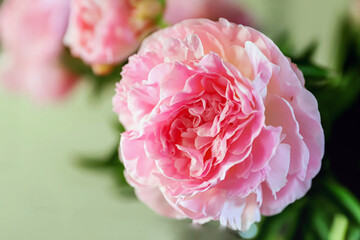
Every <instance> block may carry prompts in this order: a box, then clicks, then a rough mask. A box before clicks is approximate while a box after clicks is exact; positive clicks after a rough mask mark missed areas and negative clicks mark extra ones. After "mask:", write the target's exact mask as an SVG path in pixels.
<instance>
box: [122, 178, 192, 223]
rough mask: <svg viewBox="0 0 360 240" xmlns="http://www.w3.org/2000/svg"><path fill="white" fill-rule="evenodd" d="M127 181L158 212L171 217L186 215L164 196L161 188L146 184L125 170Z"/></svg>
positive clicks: (141, 198) (138, 195)
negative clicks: (136, 179)
mask: <svg viewBox="0 0 360 240" xmlns="http://www.w3.org/2000/svg"><path fill="white" fill-rule="evenodd" d="M125 177H126V181H127V182H128V183H129V184H130V185H131V186H133V187H134V188H135V194H136V196H137V197H138V198H139V200H141V201H142V202H144V203H145V204H146V205H148V206H149V207H150V208H151V209H152V210H154V211H155V212H157V213H158V214H160V215H162V216H165V217H170V218H178V219H179V218H184V217H185V216H184V215H183V214H182V213H181V212H178V211H176V210H175V209H174V208H173V207H172V206H171V205H170V204H169V203H168V201H167V200H166V199H165V198H164V195H163V194H162V192H161V191H160V189H159V188H158V187H156V186H146V185H142V184H140V183H138V182H136V181H135V180H134V179H132V178H131V177H130V176H129V175H128V174H127V173H126V172H125Z"/></svg>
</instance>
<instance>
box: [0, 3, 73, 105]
mask: <svg viewBox="0 0 360 240" xmlns="http://www.w3.org/2000/svg"><path fill="white" fill-rule="evenodd" d="M68 12H69V1H67V0H57V1H55V0H54V1H49V0H34V1H23V0H7V1H4V3H3V5H2V7H1V12H0V38H1V44H2V47H3V53H2V64H1V80H2V81H3V82H4V83H5V85H7V86H9V87H11V88H14V89H18V90H22V91H24V92H26V93H28V94H29V95H30V96H32V97H33V98H34V99H36V100H38V101H46V100H54V99H58V98H61V97H63V96H64V95H65V94H66V93H68V92H69V90H70V89H71V88H72V86H73V85H74V83H75V79H76V77H75V76H74V75H73V74H72V73H70V72H69V71H67V70H66V69H65V68H64V67H63V66H61V63H60V57H61V54H62V51H63V45H62V39H63V36H64V34H65V30H66V27H67V22H68Z"/></svg>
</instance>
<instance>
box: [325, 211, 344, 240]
mask: <svg viewBox="0 0 360 240" xmlns="http://www.w3.org/2000/svg"><path fill="white" fill-rule="evenodd" d="M348 226H349V220H348V219H347V218H346V216H344V215H341V214H337V215H335V217H334V221H333V224H332V226H331V229H330V232H329V240H345V236H346V231H347V228H348Z"/></svg>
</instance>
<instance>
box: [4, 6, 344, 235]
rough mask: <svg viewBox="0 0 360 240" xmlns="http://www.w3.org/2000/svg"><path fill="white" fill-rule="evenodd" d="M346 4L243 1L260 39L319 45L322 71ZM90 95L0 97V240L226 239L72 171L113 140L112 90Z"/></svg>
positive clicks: (102, 178) (96, 176)
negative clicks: (55, 99)
mask: <svg viewBox="0 0 360 240" xmlns="http://www.w3.org/2000/svg"><path fill="white" fill-rule="evenodd" d="M188 1H190V0H188ZM192 1H196V0H192ZM219 1H220V0H219ZM348 2H349V1H347V0H247V1H245V3H246V5H247V6H248V7H249V9H252V10H253V11H254V12H255V13H256V15H257V16H258V18H259V22H260V23H266V25H265V26H266V27H264V31H265V32H267V33H273V32H281V31H282V30H283V29H288V30H289V31H290V33H291V36H292V37H293V40H294V42H295V43H296V46H297V50H301V49H303V48H304V47H305V46H306V45H307V44H309V43H310V42H311V41H312V40H319V41H320V42H321V45H320V47H319V51H318V52H317V55H316V60H317V61H318V62H319V63H321V64H325V65H328V64H330V63H331V62H332V59H331V51H329V50H330V49H331V44H333V43H332V42H331V40H330V39H332V38H333V37H335V31H334V30H335V28H336V27H337V25H338V23H339V19H340V16H341V14H343V13H344V12H345V11H346V7H347V4H348ZM90 90H91V89H90V87H89V85H87V84H86V83H81V84H80V85H79V86H78V87H77V88H76V90H75V91H74V92H73V93H72V95H71V96H70V98H69V99H67V100H66V101H65V102H63V103H60V104H56V105H52V106H43V107H39V106H34V105H33V104H32V103H31V102H29V101H28V99H26V98H24V97H19V96H15V95H11V94H9V93H7V92H5V91H4V90H2V89H1V90H0V239H1V240H23V239H30V240H32V239H34V240H52V239H54V240H55V239H56V240H60V239H61V240H68V239H69V240H82V239H86V240H113V239H159V240H160V239H170V240H172V239H224V236H226V237H228V238H229V239H230V238H231V235H229V234H228V233H221V231H219V230H218V229H217V225H215V226H213V227H212V228H207V229H206V231H202V232H201V231H198V230H194V229H192V228H191V227H190V226H189V221H181V222H180V221H175V220H168V219H165V218H162V217H160V216H157V215H156V214H155V213H153V212H152V211H150V210H149V209H148V208H147V207H146V206H145V205H143V204H141V203H139V202H138V201H137V200H131V199H126V198H124V197H122V196H120V195H119V194H118V193H117V189H116V184H115V183H114V181H113V179H112V176H111V175H110V174H106V172H93V171H89V170H86V169H84V168H80V167H79V164H78V159H79V156H81V155H88V156H102V155H105V154H106V153H108V152H109V151H111V148H112V147H113V145H114V143H115V142H116V141H117V139H118V136H117V134H116V133H115V132H114V131H113V129H112V127H111V123H112V122H113V121H114V119H116V117H115V115H114V114H113V113H112V111H111V97H112V94H113V89H111V88H109V89H108V90H107V91H106V92H104V94H103V95H102V96H101V97H100V98H99V99H93V98H92V97H91V94H90ZM204 232H205V233H204ZM221 234H223V235H221ZM210 236H211V238H210ZM221 236H223V237H221Z"/></svg>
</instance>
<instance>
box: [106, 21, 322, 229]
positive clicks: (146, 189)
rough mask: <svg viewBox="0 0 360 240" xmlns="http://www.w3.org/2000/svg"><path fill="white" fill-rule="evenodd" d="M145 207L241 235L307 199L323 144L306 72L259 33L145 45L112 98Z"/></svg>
mask: <svg viewBox="0 0 360 240" xmlns="http://www.w3.org/2000/svg"><path fill="white" fill-rule="evenodd" d="M113 105H114V110H115V112H116V113H118V114H119V118H120V121H121V122H122V123H123V124H124V126H125V128H126V130H127V131H126V132H124V133H123V134H122V136H121V143H120V151H121V160H122V161H123V163H124V165H125V168H126V171H125V175H126V177H127V180H128V182H129V183H130V184H131V185H132V186H134V188H135V192H136V194H137V196H138V198H139V199H140V200H141V201H143V202H144V203H145V204H147V205H148V206H149V207H150V208H152V209H153V210H154V211H156V212H158V213H159V214H162V215H164V216H168V217H176V218H184V217H186V218H190V219H193V220H194V222H196V223H205V222H207V221H210V220H218V221H220V223H221V225H224V226H228V227H230V228H232V229H235V230H240V231H245V230H247V229H248V228H249V227H250V226H251V224H252V223H254V222H257V221H260V216H261V214H263V215H273V214H277V213H279V212H281V211H282V210H283V209H284V208H285V207H286V206H287V205H289V204H290V203H292V202H294V201H295V200H296V199H299V198H301V197H302V196H304V194H305V193H306V192H307V191H308V190H309V188H310V186H311V181H312V178H314V176H315V175H316V174H317V173H318V171H319V169H320V165H321V159H322V156H323V152H324V134H323V130H322V127H321V124H320V115H319V112H318V109H317V102H316V99H315V98H314V96H313V95H312V94H311V93H310V92H309V91H307V90H306V89H305V87H304V78H303V75H302V73H301V72H300V71H299V69H298V68H297V67H296V66H295V65H294V64H292V63H291V61H290V60H289V59H287V58H286V57H285V56H284V55H283V54H282V53H281V52H280V50H279V49H278V48H277V47H276V45H275V44H274V43H273V42H272V41H271V40H270V39H269V38H267V37H266V36H264V35H263V34H261V33H260V32H258V31H256V30H254V29H252V28H249V27H244V26H241V25H236V24H233V23H229V22H228V21H227V20H225V19H220V21H219V22H213V21H211V20H206V19H195V20H186V21H183V22H181V23H179V24H176V25H174V26H173V27H169V28H166V29H163V30H160V31H158V32H156V33H154V34H153V35H151V36H150V37H148V38H147V39H145V40H144V42H143V44H142V46H141V48H140V50H139V52H138V54H137V55H134V56H132V57H131V58H130V59H129V63H128V64H127V65H126V66H125V67H124V69H123V72H122V80H121V82H120V83H118V84H117V87H116V95H115V96H114V98H113Z"/></svg>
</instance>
